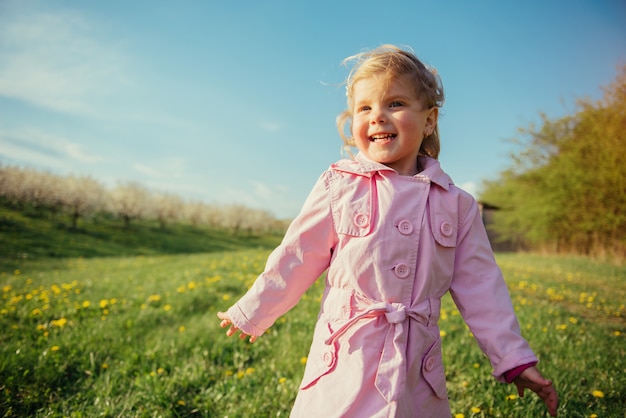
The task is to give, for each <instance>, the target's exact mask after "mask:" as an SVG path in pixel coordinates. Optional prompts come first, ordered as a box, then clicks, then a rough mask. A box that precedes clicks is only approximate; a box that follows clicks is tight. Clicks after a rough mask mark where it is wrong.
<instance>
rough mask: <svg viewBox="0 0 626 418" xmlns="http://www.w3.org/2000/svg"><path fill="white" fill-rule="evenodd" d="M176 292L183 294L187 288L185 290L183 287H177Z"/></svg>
mask: <svg viewBox="0 0 626 418" xmlns="http://www.w3.org/2000/svg"><path fill="white" fill-rule="evenodd" d="M176 291H177V292H178V293H185V292H186V291H187V288H186V287H185V286H178V287H177V288H176Z"/></svg>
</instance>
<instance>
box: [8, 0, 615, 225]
mask: <svg viewBox="0 0 626 418" xmlns="http://www.w3.org/2000/svg"><path fill="white" fill-rule="evenodd" d="M384 43H393V44H397V45H399V46H410V47H412V48H413V49H414V51H415V52H416V53H417V55H418V56H419V57H420V58H422V60H423V61H425V62H426V63H428V64H430V65H432V66H434V67H436V68H437V70H438V71H439V73H440V74H441V77H442V79H443V83H444V89H445V92H446V103H445V105H444V108H443V111H442V114H441V118H440V121H439V126H440V132H441V137H442V138H441V139H442V153H441V156H440V161H441V164H442V166H443V168H444V169H445V170H446V171H447V172H448V173H449V174H450V175H451V176H452V178H453V179H454V181H455V182H456V184H458V185H459V186H461V187H463V188H465V189H467V190H468V191H470V192H472V193H476V190H477V188H478V187H479V186H480V184H481V182H482V181H483V180H484V179H489V178H494V176H496V175H497V174H498V173H499V172H500V171H501V170H503V169H504V168H506V166H507V164H508V158H507V155H508V153H509V152H510V151H511V150H512V149H513V148H511V145H510V144H509V143H507V142H506V140H507V139H510V138H513V137H515V136H516V135H517V129H518V128H520V127H527V126H528V125H529V124H530V123H533V122H537V121H538V120H539V118H538V115H539V113H540V112H545V113H546V114H547V115H548V116H549V117H552V118H555V117H559V116H562V115H565V114H570V113H572V112H573V111H574V110H575V109H576V107H575V102H576V99H579V98H593V99H598V98H600V97H601V95H602V90H601V87H602V86H607V85H608V84H609V83H610V82H612V81H613V80H614V79H615V76H616V74H617V68H618V66H619V65H623V64H626V4H625V3H624V2H623V0H607V1H597V0H593V1H591V0H590V1H576V0H573V1H557V0H550V1H545V0H542V1H536V0H529V1H523V2H506V1H485V2H476V1H475V2H463V1H441V2H435V1H430V2H423V1H416V0H412V1H402V0H398V1H393V2H380V1H373V2H370V1H359V2H342V1H339V0H333V1H326V0H320V1H315V2H296V1H293V0H291V1H263V2H261V1H238V2H229V1H220V2H218V1H210V0H206V1H200V0H196V1H192V0H189V1H180V2H170V1H161V0H150V1H143V0H136V1H116V0H109V1H101V2H95V1H89V2H87V1H82V0H81V1H78V0H67V1H54V2H46V1H37V0H34V1H19V0H0V163H3V164H11V165H19V166H23V167H33V168H38V169H41V170H46V171H50V172H54V173H59V174H62V175H69V174H74V175H89V176H92V177H94V178H97V179H99V180H100V181H102V182H103V183H104V184H105V185H107V186H108V187H114V186H115V185H116V184H117V182H119V181H122V182H125V181H138V182H140V183H141V184H143V185H144V186H146V187H147V188H149V189H150V190H153V191H168V192H174V193H177V194H179V195H181V196H182V197H185V198H187V199H190V200H202V201H205V202H207V203H214V204H231V203H241V204H244V205H247V206H249V207H253V208H259V209H267V210H269V211H271V212H272V213H273V214H274V215H275V216H277V217H293V216H295V215H296V214H297V212H298V210H299V208H300V206H301V204H302V202H303V201H304V199H305V198H306V195H307V194H308V192H309V190H310V188H311V186H312V185H313V184H314V182H315V181H316V180H317V178H318V176H319V175H320V174H321V172H322V171H323V170H325V169H326V168H327V167H328V165H329V164H331V163H332V162H334V161H335V160H337V159H338V158H340V157H341V154H340V149H341V140H340V138H339V136H338V134H337V131H336V128H335V117H336V115H337V114H338V113H339V112H341V111H342V110H343V108H344V106H345V95H344V90H343V88H342V87H341V86H340V84H341V82H342V81H343V79H344V77H345V75H346V69H345V68H343V67H341V65H340V62H341V60H342V59H343V58H345V57H346V56H349V55H352V54H354V53H357V52H360V51H362V50H364V49H371V48H374V47H376V46H378V45H381V44H384Z"/></svg>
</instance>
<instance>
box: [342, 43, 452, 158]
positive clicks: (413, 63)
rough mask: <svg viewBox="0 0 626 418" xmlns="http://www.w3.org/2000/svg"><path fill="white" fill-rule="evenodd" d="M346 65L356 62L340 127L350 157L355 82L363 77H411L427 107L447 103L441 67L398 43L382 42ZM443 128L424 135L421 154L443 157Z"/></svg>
mask: <svg viewBox="0 0 626 418" xmlns="http://www.w3.org/2000/svg"><path fill="white" fill-rule="evenodd" d="M342 64H343V65H345V66H349V65H350V64H353V66H352V69H351V70H350V72H349V74H348V77H347V78H346V80H345V82H344V83H345V85H346V96H347V97H348V108H347V109H346V110H344V111H343V112H342V113H340V114H339V116H337V129H339V135H340V136H341V138H342V139H343V142H344V149H345V150H346V151H347V152H348V154H349V155H350V156H352V153H351V151H350V148H351V147H353V146H354V140H353V138H352V136H348V135H346V132H345V130H346V125H351V124H352V116H353V108H354V84H355V83H356V82H357V81H359V80H362V79H365V78H369V77H372V76H375V75H381V74H382V75H385V76H387V77H388V78H389V79H393V78H396V77H400V76H408V77H409V80H410V82H412V83H413V84H414V86H415V95H416V97H419V98H420V100H421V102H422V105H423V106H424V108H426V109H430V108H433V107H439V108H440V107H442V106H443V102H444V95H443V84H442V83H441V78H440V77H439V75H438V74H437V70H435V69H434V68H432V67H429V66H426V65H425V64H424V63H422V62H421V61H420V60H419V59H418V58H417V56H415V54H414V53H413V52H410V51H405V50H402V49H400V48H398V47H397V46H395V45H382V46H380V47H378V48H376V49H373V50H371V51H367V52H361V53H359V54H356V55H353V56H350V57H348V58H346V59H344V60H343V62H342ZM439 150H440V143H439V127H438V126H437V125H435V129H434V130H433V132H432V133H431V134H430V135H429V136H427V137H426V138H424V141H423V142H422V146H421V147H420V155H427V156H429V157H432V158H435V159H436V158H437V157H438V156H439Z"/></svg>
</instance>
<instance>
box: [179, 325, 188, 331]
mask: <svg viewBox="0 0 626 418" xmlns="http://www.w3.org/2000/svg"><path fill="white" fill-rule="evenodd" d="M186 329H187V328H185V326H184V325H181V326H180V327H178V332H185V330H186Z"/></svg>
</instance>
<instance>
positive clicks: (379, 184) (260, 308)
mask: <svg viewBox="0 0 626 418" xmlns="http://www.w3.org/2000/svg"><path fill="white" fill-rule="evenodd" d="M421 162H422V167H425V169H424V170H423V171H422V172H421V173H419V174H417V175H416V176H414V177H408V176H401V175H399V174H398V173H396V172H395V171H394V170H392V169H390V168H388V167H386V166H384V165H381V164H378V163H375V162H372V161H368V160H366V159H365V158H364V157H362V156H361V155H358V156H357V158H356V160H355V161H350V160H341V161H339V162H337V163H336V164H333V165H332V166H331V167H330V169H329V170H327V171H326V172H324V173H323V174H322V176H321V177H320V179H319V180H318V182H317V183H316V185H315V187H314V188H313V190H312V191H311V193H310V195H309V197H308V198H307V200H306V202H305V204H304V206H303V208H302V211H301V212H300V214H299V215H298V216H297V218H296V219H295V220H294V221H293V222H292V224H291V226H290V227H289V229H288V231H287V233H286V234H285V237H284V239H283V242H282V243H281V245H280V246H279V247H278V248H277V249H276V250H275V251H274V252H273V253H272V254H271V255H270V257H269V259H268V262H267V266H266V268H265V271H264V272H263V273H262V274H261V275H260V276H259V278H258V279H257V280H256V281H255V283H254V285H253V286H252V287H251V288H250V290H249V291H248V292H247V293H246V294H245V295H244V296H243V297H242V298H241V300H239V301H238V302H237V303H236V304H235V305H234V306H232V307H231V308H230V309H229V311H228V313H229V315H230V317H231V319H232V321H233V324H234V325H235V326H237V327H238V328H240V329H241V330H242V331H244V332H245V333H248V334H250V335H261V334H262V333H263V332H264V331H265V330H266V329H267V328H268V327H270V326H271V325H272V324H273V323H274V321H275V320H276V319H277V318H278V317H279V316H280V315H282V314H284V313H285V312H287V311H288V310H289V309H291V308H292V307H293V306H294V305H295V304H296V303H297V302H298V300H299V298H300V296H301V295H302V294H303V293H304V292H305V291H306V290H307V288H309V286H310V285H311V284H312V283H313V282H314V281H315V280H316V279H317V278H318V277H319V276H320V275H321V274H322V273H323V272H324V271H325V270H328V272H327V275H326V289H325V292H324V295H323V298H322V302H321V309H320V313H319V317H318V321H317V324H316V326H315V333H314V336H313V342H312V345H311V350H310V353H309V357H308V361H307V365H306V369H305V372H304V378H303V380H302V383H301V386H300V390H299V392H298V395H297V398H296V401H295V404H294V407H293V410H292V416H293V417H311V416H320V417H358V418H362V417H445V416H448V417H449V416H450V408H449V405H448V398H447V392H446V385H445V376H444V367H443V362H442V355H441V338H440V335H439V327H438V325H437V322H438V320H439V312H440V303H441V297H442V296H443V295H444V294H445V293H446V292H448V291H450V293H451V295H452V297H453V299H454V301H455V303H456V305H457V307H458V308H459V310H460V312H461V314H462V316H463V318H464V320H465V321H466V323H467V324H468V326H469V327H470V330H471V332H472V333H473V335H474V336H475V337H476V339H477V341H478V344H479V345H480V347H481V349H482V350H483V351H484V353H485V354H486V355H487V356H488V357H489V359H490V361H491V364H492V366H493V369H494V371H493V374H494V376H495V377H496V378H497V379H498V380H500V381H502V380H503V379H502V375H503V374H504V373H505V372H506V371H507V370H510V369H512V368H514V367H517V366H520V365H522V364H526V363H530V362H532V361H536V360H537V359H536V357H535V355H534V354H533V352H532V351H531V349H530V347H529V346H528V344H527V342H526V341H525V340H524V339H523V338H522V337H521V336H520V327H519V325H518V321H517V318H516V316H515V313H514V311H513V308H512V304H511V300H510V296H509V293H508V289H507V287H506V284H505V282H504V280H503V278H502V274H501V272H500V269H499V268H498V266H497V265H496V263H495V260H494V257H493V253H492V250H491V247H490V245H489V241H488V239H487V235H486V233H485V229H484V226H483V223H482V220H481V216H480V213H479V210H478V205H477V204H476V202H475V201H474V199H473V198H472V197H471V196H470V195H469V194H467V193H465V192H464V191H462V190H461V189H459V188H457V187H455V186H454V184H453V183H452V180H451V179H450V177H449V176H448V175H447V174H445V173H444V172H443V171H442V170H441V168H440V166H439V162H438V161H436V160H434V159H430V158H423V159H422V160H421Z"/></svg>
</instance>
